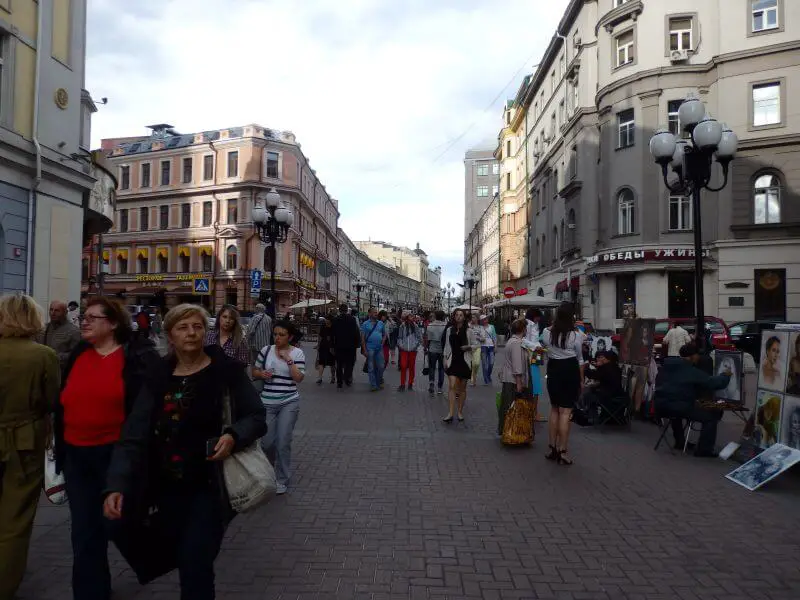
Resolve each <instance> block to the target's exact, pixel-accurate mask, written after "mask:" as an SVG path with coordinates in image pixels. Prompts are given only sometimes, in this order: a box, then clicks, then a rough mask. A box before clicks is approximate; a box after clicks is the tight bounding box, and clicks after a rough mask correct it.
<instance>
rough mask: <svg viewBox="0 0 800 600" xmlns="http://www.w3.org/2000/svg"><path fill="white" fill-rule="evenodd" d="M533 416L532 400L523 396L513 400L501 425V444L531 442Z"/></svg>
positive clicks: (519, 444)
mask: <svg viewBox="0 0 800 600" xmlns="http://www.w3.org/2000/svg"><path fill="white" fill-rule="evenodd" d="M534 417H535V410H534V406H533V402H531V401H529V400H526V399H524V398H517V399H516V400H514V402H513V403H512V404H511V406H510V407H509V409H508V411H507V412H506V419H505V422H504V425H503V444H505V445H506V446H522V445H526V444H530V443H531V442H533V420H534Z"/></svg>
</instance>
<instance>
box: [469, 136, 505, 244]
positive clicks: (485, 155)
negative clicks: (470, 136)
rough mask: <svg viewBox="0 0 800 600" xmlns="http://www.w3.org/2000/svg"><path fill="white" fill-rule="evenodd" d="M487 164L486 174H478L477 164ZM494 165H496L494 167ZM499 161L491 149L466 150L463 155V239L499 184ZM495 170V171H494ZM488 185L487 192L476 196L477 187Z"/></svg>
mask: <svg viewBox="0 0 800 600" xmlns="http://www.w3.org/2000/svg"><path fill="white" fill-rule="evenodd" d="M484 164H485V165H488V167H489V174H488V175H485V176H483V175H478V165H484ZM494 165H497V167H495V166H494ZM499 166H500V163H499V162H498V161H497V160H496V159H495V157H494V151H493V150H478V149H473V150H468V151H467V153H466V155H465V156H464V239H465V240H466V239H467V238H468V237H469V234H470V232H471V231H472V229H473V228H474V227H475V225H476V224H477V223H478V220H479V219H480V218H481V215H482V214H483V213H484V212H485V211H486V209H487V208H488V207H489V204H490V202H491V201H492V197H493V190H494V188H495V187H499V185H500V174H499ZM495 170H497V173H495ZM480 186H488V188H489V194H488V195H487V196H484V197H479V196H478V188H479V187H480Z"/></svg>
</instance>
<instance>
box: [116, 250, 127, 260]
mask: <svg viewBox="0 0 800 600" xmlns="http://www.w3.org/2000/svg"><path fill="white" fill-rule="evenodd" d="M117 258H121V259H122V260H128V251H127V250H117Z"/></svg>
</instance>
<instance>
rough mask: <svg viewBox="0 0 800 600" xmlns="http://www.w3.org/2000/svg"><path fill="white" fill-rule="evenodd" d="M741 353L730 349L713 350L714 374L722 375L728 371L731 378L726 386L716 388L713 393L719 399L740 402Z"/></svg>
mask: <svg viewBox="0 0 800 600" xmlns="http://www.w3.org/2000/svg"><path fill="white" fill-rule="evenodd" d="M742 360H743V357H742V353H741V352H738V351H737V352H733V351H730V350H715V351H714V374H715V375H722V374H723V373H725V372H728V371H730V373H731V379H730V382H728V387H726V388H724V389H721V390H717V391H716V392H715V393H714V395H715V396H716V397H717V398H718V399H720V400H728V401H729V402H742V400H743V398H742V373H743V371H742Z"/></svg>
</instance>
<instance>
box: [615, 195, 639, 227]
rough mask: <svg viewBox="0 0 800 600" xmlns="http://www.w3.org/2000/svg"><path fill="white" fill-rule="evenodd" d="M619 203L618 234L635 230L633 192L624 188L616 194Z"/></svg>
mask: <svg viewBox="0 0 800 600" xmlns="http://www.w3.org/2000/svg"><path fill="white" fill-rule="evenodd" d="M617 199H618V203H619V234H620V235H626V234H629V233H633V232H634V231H636V221H635V219H634V206H633V192H632V191H631V190H628V189H625V190H622V191H621V192H620V193H619V196H617Z"/></svg>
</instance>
